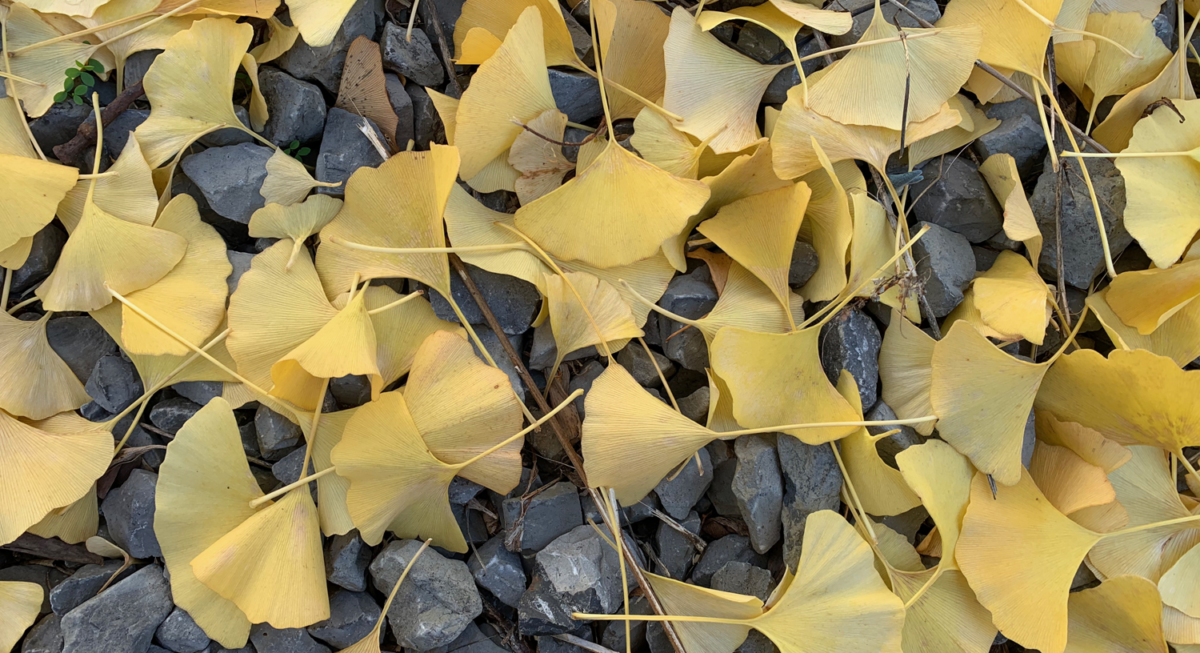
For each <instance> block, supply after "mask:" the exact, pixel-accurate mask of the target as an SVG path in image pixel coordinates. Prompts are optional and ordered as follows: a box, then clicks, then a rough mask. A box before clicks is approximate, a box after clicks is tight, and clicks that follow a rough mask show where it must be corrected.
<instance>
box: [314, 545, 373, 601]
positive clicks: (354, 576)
mask: <svg viewBox="0 0 1200 653" xmlns="http://www.w3.org/2000/svg"><path fill="white" fill-rule="evenodd" d="M369 564H371V547H369V546H367V545H366V543H365V542H363V541H362V538H361V537H359V535H358V531H350V532H349V533H346V534H345V535H334V536H333V537H331V538H329V548H328V549H326V551H325V579H326V580H328V581H329V582H330V583H333V584H334V585H337V586H338V587H344V588H346V589H348V590H350V591H351V592H365V591H366V589H367V565H369Z"/></svg>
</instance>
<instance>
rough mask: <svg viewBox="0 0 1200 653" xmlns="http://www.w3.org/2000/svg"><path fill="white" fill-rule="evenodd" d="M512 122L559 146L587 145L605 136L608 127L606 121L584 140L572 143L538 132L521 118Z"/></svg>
mask: <svg viewBox="0 0 1200 653" xmlns="http://www.w3.org/2000/svg"><path fill="white" fill-rule="evenodd" d="M512 124H514V125H520V126H521V129H524V130H525V131H527V132H529V133H530V134H533V135H534V136H537V137H538V138H540V139H542V140H543V141H546V142H547V143H553V144H555V145H557V146H559V147H582V146H584V145H587V144H588V143H590V142H592V141H593V140H594V139H595V138H596V137H598V136H603V135H604V131H605V129H606V127H605V124H606V123H601V125H600V127H599V128H598V129H597V130H596V131H594V132H592V133H590V134H588V135H587V138H584V139H583V140H582V141H579V142H578V143H571V142H568V141H556V140H554V139H553V138H550V137H549V136H547V135H545V134H543V133H541V132H538V131H537V130H535V129H534V128H533V127H530V126H529V125H526V124H525V123H523V122H521V121H520V120H517V119H515V118H514V119H513V121H512Z"/></svg>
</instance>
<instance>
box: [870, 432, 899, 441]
mask: <svg viewBox="0 0 1200 653" xmlns="http://www.w3.org/2000/svg"><path fill="white" fill-rule="evenodd" d="M900 431H901V429H892V430H890V431H884V432H883V433H875V434H868V435H867V439H868V440H870V441H871V442H878V441H880V440H882V439H884V438H890V437H891V436H893V435H896V434H897V433H899V432H900Z"/></svg>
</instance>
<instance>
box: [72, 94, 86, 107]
mask: <svg viewBox="0 0 1200 653" xmlns="http://www.w3.org/2000/svg"><path fill="white" fill-rule="evenodd" d="M71 99H72V100H75V104H79V105H82V104H83V100H80V99H79V96H78V95H76V96H73V97H72V98H71Z"/></svg>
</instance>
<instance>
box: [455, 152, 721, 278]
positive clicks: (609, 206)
mask: <svg viewBox="0 0 1200 653" xmlns="http://www.w3.org/2000/svg"><path fill="white" fill-rule="evenodd" d="M459 136H460V137H461V136H462V134H461V133H460V134H459ZM578 170H579V172H577V174H576V176H575V178H574V179H572V180H570V181H568V182H567V183H565V184H563V185H562V187H560V188H559V189H558V190H556V191H554V192H552V193H550V194H549V195H545V196H543V197H541V198H539V199H538V200H536V201H534V202H532V203H530V204H526V205H525V206H522V207H521V208H520V209H518V210H517V215H516V225H517V228H519V229H520V230H521V231H523V232H524V233H525V234H526V235H528V236H529V237H530V238H531V239H533V240H534V241H535V242H537V243H538V245H540V246H541V247H542V248H544V249H545V250H546V251H547V252H549V253H551V254H553V255H554V256H555V257H557V258H561V259H565V260H567V261H581V262H583V263H585V264H587V265H591V266H595V267H599V268H612V267H617V266H622V265H629V264H630V263H633V262H634V261H638V260H641V259H644V258H648V257H650V256H653V255H654V253H655V252H656V251H657V250H658V249H659V248H660V247H661V246H662V243H663V241H664V240H666V239H667V238H668V237H670V236H675V235H677V234H678V233H679V232H680V231H681V230H683V228H684V227H685V225H686V224H687V220H688V218H689V217H691V216H692V215H694V214H695V213H696V212H698V211H699V210H700V208H701V207H703V206H704V203H705V201H707V200H708V197H709V189H708V186H706V185H705V184H703V183H701V182H699V181H692V180H688V179H681V178H679V177H676V176H674V175H672V174H670V173H668V172H664V171H663V170H661V169H659V168H656V167H654V166H653V165H651V164H649V163H647V162H645V161H643V160H641V159H639V158H638V157H637V156H635V155H633V154H632V153H630V152H629V151H627V150H626V149H625V148H623V147H621V146H620V145H618V144H616V142H615V141H609V143H608V145H607V146H605V147H604V151H603V152H602V153H601V154H600V155H599V157H598V158H597V159H596V161H595V162H594V163H592V164H591V165H589V166H587V167H586V168H583V167H580V168H578ZM567 214H570V215H571V216H573V217H572V219H571V220H570V221H569V222H567V221H563V220H562V216H563V215H567Z"/></svg>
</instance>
